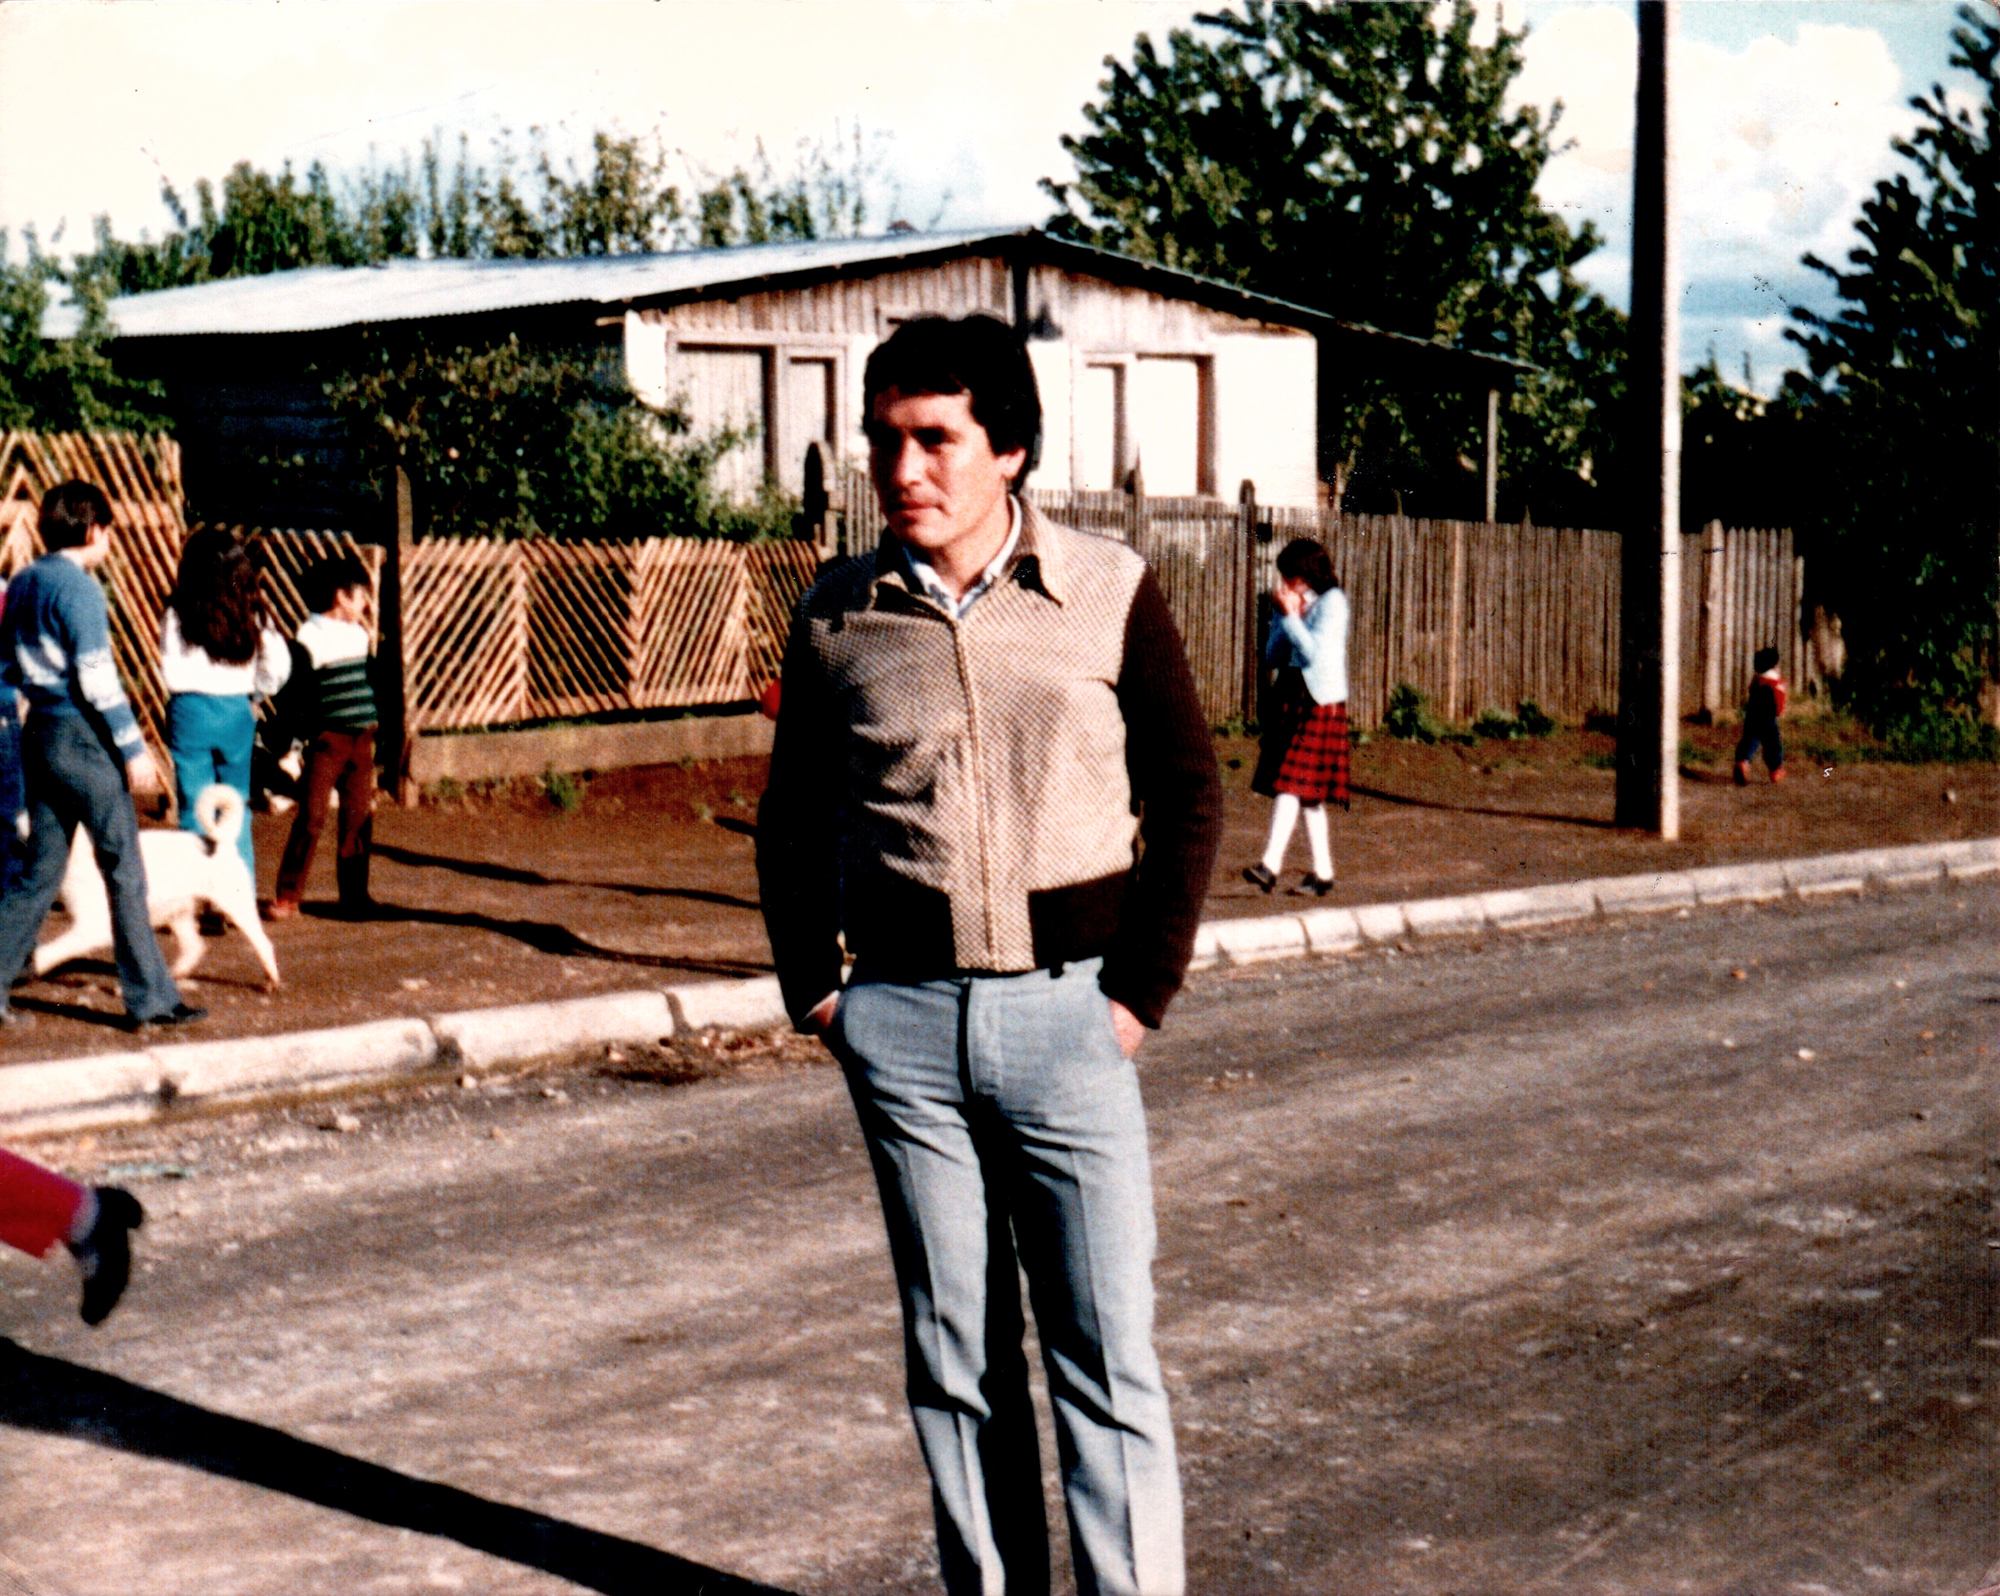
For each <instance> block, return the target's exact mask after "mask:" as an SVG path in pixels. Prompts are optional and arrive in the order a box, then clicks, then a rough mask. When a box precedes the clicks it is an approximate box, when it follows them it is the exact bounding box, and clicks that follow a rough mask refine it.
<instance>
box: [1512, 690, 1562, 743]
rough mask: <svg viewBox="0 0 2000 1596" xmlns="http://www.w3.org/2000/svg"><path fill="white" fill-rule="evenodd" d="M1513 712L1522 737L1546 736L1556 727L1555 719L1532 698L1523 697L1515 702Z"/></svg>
mask: <svg viewBox="0 0 2000 1596" xmlns="http://www.w3.org/2000/svg"><path fill="white" fill-rule="evenodd" d="M1514 714H1515V717H1516V723H1517V724H1518V725H1519V726H1520V728H1521V735H1522V736H1523V737H1546V736H1548V735H1549V734H1550V733H1551V732H1553V731H1554V730H1555V729H1556V723H1555V721H1554V720H1553V719H1552V718H1551V717H1550V716H1549V715H1547V714H1545V713H1544V712H1543V710H1542V706H1541V705H1540V704H1538V703H1536V702H1535V701H1534V700H1533V699H1532V698H1524V699H1522V700H1521V702H1520V703H1518V704H1516V705H1515V706H1514Z"/></svg>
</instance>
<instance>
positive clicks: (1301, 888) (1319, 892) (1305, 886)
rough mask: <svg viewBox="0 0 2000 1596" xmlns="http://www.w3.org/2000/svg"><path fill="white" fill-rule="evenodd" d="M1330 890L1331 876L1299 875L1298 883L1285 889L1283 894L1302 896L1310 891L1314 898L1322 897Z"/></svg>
mask: <svg viewBox="0 0 2000 1596" xmlns="http://www.w3.org/2000/svg"><path fill="white" fill-rule="evenodd" d="M1331 891H1333V877H1332V876H1300V877H1299V884H1298V885H1297V886H1296V887H1292V888H1289V889H1287V891H1286V893H1285V896H1286V897H1288V898H1303V897H1304V896H1306V894H1307V893H1311V894H1312V896H1314V897H1315V898H1323V897H1325V896H1326V895H1327V894H1328V893H1329V892H1331Z"/></svg>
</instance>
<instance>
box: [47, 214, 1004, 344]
mask: <svg viewBox="0 0 2000 1596" xmlns="http://www.w3.org/2000/svg"><path fill="white" fill-rule="evenodd" d="M1024 232H1025V230H1024V229H1019V228H1010V229H1005V230H1000V231H995V230H993V229H991V228H981V229H974V230H969V231H964V232H949V233H896V234H892V235H890V236H888V237H885V238H841V239H821V240H814V241H812V242H808V243H786V244H754V245H744V246H739V247H737V248H734V249H689V250H678V251H675V252H673V253H671V254H664V255H597V256H590V257H585V258H576V259H568V260H392V261H388V262H386V263H384V264H383V265H380V266H352V267H349V266H306V267H301V268H299V269H298V270H296V271H287V272H270V273H267V274H265V275H263V276H259V277H230V278H225V279H223V280H222V281H220V282H213V283H198V284H196V285H194V286H193V287H190V288H166V289H161V290H160V291H159V292H157V293H151V294H131V295H127V296H125V297H123V298H120V299H114V300H113V301H112V302H111V306H110V309H111V319H112V322H113V324H114V325H115V326H116V327H117V329H118V335H119V336H120V337H121V338H171V337H184V336H189V335H195V334H205V333H302V332H324V331H327V330H328V329H330V328H334V327H353V326H359V325H360V324H362V323H364V322H384V321H421V320H424V319H427V318H429V317H433V316H472V315H478V314H480V313H481V312H486V311H500V310H521V309H527V308H531V307H534V306H542V305H574V304H595V305H601V306H606V307H613V306H619V305H625V304H629V303H631V302H632V301H634V300H645V299H654V298H659V297H662V296H666V295H673V294H690V293H702V292H704V291H708V290H717V289H724V288H731V287H734V286H736V285H739V284H742V285H754V284H756V283H758V282H760V281H762V280H764V279H767V278H772V277H787V276H794V275H797V274H799V273H805V272H820V271H839V270H842V269H844V268H847V267H852V266H861V265H875V264H878V263H882V262H893V261H897V260H903V259H907V258H909V257H911V256H918V255H930V254H936V253H939V252H940V251H946V250H952V249H958V248H962V247H964V246H965V245H967V244H977V243H981V242H984V241H987V240H994V241H998V240H1002V239H1009V238H1019V237H1021V236H1023V234H1024ZM78 320H79V318H78V314H77V310H76V307H75V306H74V305H70V304H62V305H53V306H51V307H50V308H49V310H48V312H47V313H46V314H45V315H44V316H43V318H42V336H43V337H45V338H68V337H72V336H74V335H75V333H76V329H77V325H78Z"/></svg>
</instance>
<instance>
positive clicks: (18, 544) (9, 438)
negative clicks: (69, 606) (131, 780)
mask: <svg viewBox="0 0 2000 1596" xmlns="http://www.w3.org/2000/svg"><path fill="white" fill-rule="evenodd" d="M72 480H81V481H85V482H94V483H96V484H97V485H98V486H99V487H101V488H102V489H103V490H104V492H105V495H106V497H108V498H109V499H110V500H111V515H112V523H113V527H114V531H113V536H112V553H111V558H110V559H109V560H107V561H106V562H105V564H104V566H103V567H102V570H101V573H100V574H101V576H102V579H103V582H104V589H105V596H106V599H107V600H108V603H109V608H110V611H111V649H112V653H113V654H114V655H115V656H116V658H117V661H118V671H119V674H120V675H121V676H122V677H123V678H124V680H125V683H126V686H127V688H128V689H129V690H130V694H131V698H132V707H133V710H134V711H135V712H136V713H137V715H138V717H139V724H140V726H141V728H142V729H143V730H144V731H145V733H146V736H147V739H148V740H149V741H150V742H151V743H152V744H153V746H154V748H155V750H159V749H163V748H164V747H165V746H166V736H165V727H166V712H167V695H166V690H165V688H164V687H162V686H161V684H160V618H161V616H162V615H163V614H165V612H166V607H167V595H168V594H169V593H171V592H172V591H173V587H174V575H175V572H176V570H177V569H178V568H179V564H180V551H181V544H182V543H183V542H184V541H185V540H186V537H187V527H186V524H185V523H184V522H183V520H182V517H181V451H180V445H179V444H177V443H175V442H174V440H173V439H172V438H168V437H163V436H162V437H134V436H131V435H129V434H125V433H50V432H5V433H0V577H8V578H11V577H12V576H13V575H14V573H15V572H16V571H18V570H20V569H21V567H22V566H24V565H27V564H28V563H29V562H30V561H32V560H35V559H37V558H38V557H39V556H40V555H41V554H42V552H43V550H42V543H41V538H40V536H39V535H38V534H37V533H36V530H35V519H36V512H37V510H38V509H39V508H40V506H41V501H42V495H43V494H44V493H46V492H48V490H49V489H50V488H53V487H54V486H56V484H58V483H60V482H68V481H72Z"/></svg>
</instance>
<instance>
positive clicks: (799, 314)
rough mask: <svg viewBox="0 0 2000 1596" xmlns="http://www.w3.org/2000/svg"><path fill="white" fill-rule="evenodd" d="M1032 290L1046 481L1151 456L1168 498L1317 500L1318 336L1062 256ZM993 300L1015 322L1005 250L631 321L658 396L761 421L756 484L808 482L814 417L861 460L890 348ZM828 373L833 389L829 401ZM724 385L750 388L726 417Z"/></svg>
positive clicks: (1039, 272)
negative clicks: (914, 330)
mask: <svg viewBox="0 0 2000 1596" xmlns="http://www.w3.org/2000/svg"><path fill="white" fill-rule="evenodd" d="M1024 286H1025V289H1026V303H1025V309H1026V313H1027V319H1028V325H1029V327H1030V329H1031V331H1030V335H1029V344H1028V351H1029V356H1030V358H1031V360H1032V361H1033V363H1034V368H1035V376H1036V381H1037V383H1038V384H1039V386H1040V389H1041V394H1042V406H1043V433H1044V438H1043V447H1042V456H1041V462H1040V464H1039V466H1038V467H1037V469H1036V471H1035V475H1034V483H1035V485H1036V486H1037V487H1043V488H1050V489H1056V490H1062V489H1068V488H1071V487H1074V486H1083V487H1103V488H1109V487H1113V486H1117V485H1118V484H1119V483H1122V481H1123V480H1124V478H1125V477H1126V475H1127V474H1128V473H1129V472H1130V471H1131V469H1132V467H1133V466H1134V465H1135V464H1137V465H1139V466H1140V467H1141V470H1142V474H1143V476H1144V478H1145V480H1146V482H1147V484H1148V489H1149V491H1151V492H1153V493H1155V494H1168V493H1172V494H1183V493H1185V494H1193V493H1204V494H1217V495H1220V496H1224V497H1234V496H1235V493H1236V491H1237V487H1238V485H1239V484H1240V483H1241V482H1242V481H1243V480H1244V479H1245V478H1248V479H1250V480H1251V481H1253V482H1255V483H1256V485H1257V493H1258V496H1259V498H1261V499H1264V500H1267V501H1270V502H1277V503H1297V504H1311V503H1313V502H1314V501H1315V497H1316V492H1317V472H1316V469H1315V449H1316V440H1315V427H1316V418H1317V395H1318V380H1317V366H1316V359H1315V350H1316V347H1317V346H1316V341H1315V339H1314V338H1313V337H1312V335H1311V334H1309V333H1306V332H1304V331H1301V330H1300V329H1298V328H1293V327H1286V326H1282V325H1279V324H1276V323H1269V322H1261V321H1254V320H1248V319H1245V318H1243V317H1240V316H1233V315H1229V314H1226V313H1224V312H1220V311H1215V310H1211V309H1208V308H1207V307H1205V306H1202V305H1198V304H1195V303H1193V302H1192V301H1188V300H1183V299H1176V298H1172V297H1169V296H1167V295H1164V294H1158V293H1154V292H1152V291H1151V290H1148V289H1143V288H1134V287H1127V286H1124V285H1121V284H1117V283H1112V282H1109V281H1106V280H1105V279H1103V278H1099V277H1093V276H1090V275H1088V274H1085V273H1078V272H1072V271H1065V270H1061V269H1059V268H1056V267H1052V266H1039V265H1038V266H1033V267H1030V268H1029V269H1028V271H1027V272H1026V282H1025V284H1024ZM977 311H983V312H985V313H987V314H989V315H995V316H999V317H1001V318H1002V319H1004V320H1007V321H1012V320H1013V319H1014V316H1015V283H1014V276H1013V272H1012V269H1011V267H1010V265H1009V263H1008V261H1007V260H1005V259H1004V258H1002V257H1001V256H998V255H991V256H973V257H969V258H966V259H961V260H954V261H947V262H943V263H938V264H932V265H926V266H923V267H921V268H917V269H914V270H907V271H888V272H880V273H876V274H873V275H870V276H864V277H850V278H846V279H842V280H840V281H836V282H829V283H823V284H818V285H815V286H812V287H806V288H796V289H784V290H779V291H774V292H766V293H755V294H746V295H742V296H740V297H738V298H734V299H718V300H708V301H704V302H701V303H698V304H689V305H678V306H673V307H669V308H666V309H654V310H643V311H639V312H636V313H634V314H633V315H631V316H628V318H627V321H626V351H627V355H626V360H627V369H628V371H629V372H631V374H632V376H633V380H634V385H635V387H638V388H639V390H640V392H641V393H642V394H643V395H644V396H645V397H646V398H647V399H648V400H649V401H650V402H652V403H656V404H663V403H665V402H667V400H668V399H669V398H671V397H673V396H674V395H676V394H679V395H682V396H685V397H687V398H690V399H692V400H694V401H696V405H695V408H696V412H697V413H696V425H697V428H698V429H701V430H706V429H707V428H709V427H713V426H716V425H720V424H733V425H739V426H740V425H742V424H743V423H744V422H750V423H753V424H755V425H756V426H758V427H759V429H760V434H761V436H760V443H759V444H758V446H756V448H755V449H754V450H751V451H746V453H745V454H744V455H743V456H742V457H741V458H742V462H743V463H742V464H741V465H739V466H738V467H737V468H736V470H737V473H738V480H737V486H738V487H739V489H740V488H741V487H743V486H744V485H745V484H746V483H748V482H749V481H752V480H754V471H756V470H764V469H769V470H772V471H774V472H775V473H776V475H777V476H778V479H779V481H780V482H781V483H782V484H783V485H784V486H785V487H787V488H789V489H791V490H792V491H794V492H796V491H797V490H798V487H799V484H800V480H801V474H802V468H803V461H804V457H805V450H806V446H807V444H808V443H810V442H813V441H815V439H814V436H813V433H814V432H815V430H820V431H823V434H824V436H823V437H822V438H821V439H820V441H823V442H828V443H831V444H832V446H833V451H834V452H835V453H836V454H838V455H840V456H842V457H844V458H846V459H848V460H849V461H851V462H854V463H857V464H858V463H859V462H860V461H861V460H862V458H863V457H864V456H865V454H866V452H867V445H866V442H865V440H864V439H863V437H862V433H861V423H862V414H861V379H862V370H863V367H864V366H865V364H866V362H867V359H868V355H869V353H870V352H871V351H872V350H873V349H874V348H875V346H876V344H878V343H879V342H880V341H881V340H882V339H883V338H886V337H887V336H888V335H889V333H890V332H892V331H893V330H894V329H895V327H896V326H897V325H899V324H900V323H901V322H903V321H905V320H907V319H909V318H911V317H913V316H919V315H943V316H964V315H968V314H971V313H973V312H977ZM746 350H756V351H758V352H759V353H760V355H761V358H762V361H763V372H764V379H763V380H764V384H765V386H764V389H763V393H762V396H761V399H760V400H757V401H751V400H746V399H743V398H741V397H740V395H741V394H742V391H743V390H742V385H741V383H740V382H733V383H732V382H730V381H725V380H723V378H722V375H721V374H723V373H725V372H736V373H740V372H741V371H742V369H743V360H742V357H743V352H744V351H746ZM823 383H824V384H825V385H826V386H827V387H828V388H830V391H831V393H832V396H833V397H832V400H831V402H830V403H827V402H824V401H821V400H818V399H817V398H815V397H814V395H816V394H817V393H818V392H820V390H821V385H822V384H823ZM718 393H729V394H733V395H737V396H739V397H737V398H735V399H734V400H732V401H731V405H730V406H729V407H726V408H727V413H725V407H723V406H720V405H718V404H717V403H716V402H715V401H714V400H713V398H712V397H711V396H713V395H715V394H718ZM746 466H747V467H749V468H751V469H750V471H747V472H746V471H745V469H744V468H745V467H746ZM1100 478H1101V479H1103V480H1099V479H1100Z"/></svg>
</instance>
